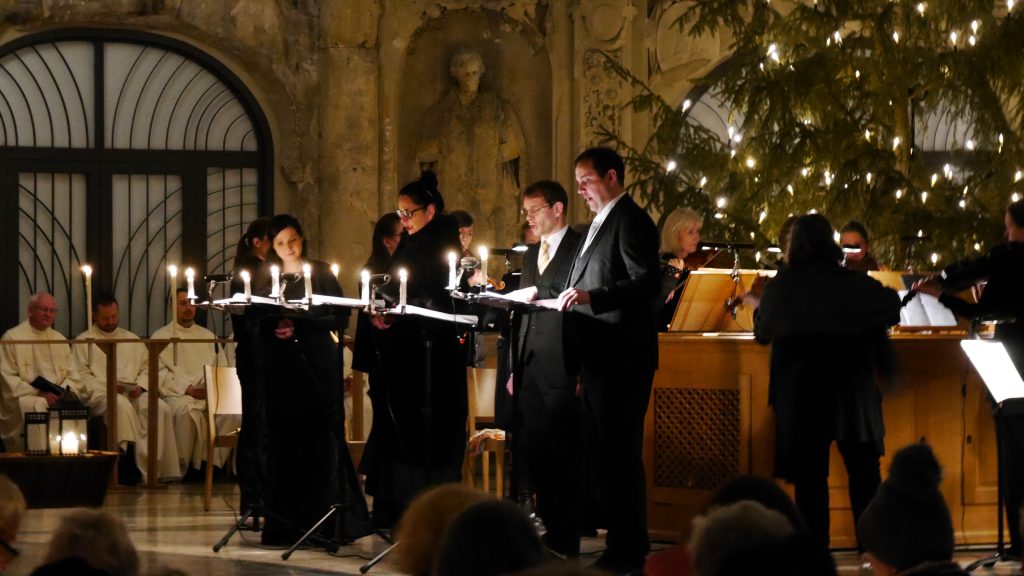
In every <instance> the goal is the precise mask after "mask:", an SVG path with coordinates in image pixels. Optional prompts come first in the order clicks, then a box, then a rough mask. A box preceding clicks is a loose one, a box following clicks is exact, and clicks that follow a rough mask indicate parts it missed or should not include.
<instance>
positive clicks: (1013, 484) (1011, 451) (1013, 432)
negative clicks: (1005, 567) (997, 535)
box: [996, 415, 1024, 556]
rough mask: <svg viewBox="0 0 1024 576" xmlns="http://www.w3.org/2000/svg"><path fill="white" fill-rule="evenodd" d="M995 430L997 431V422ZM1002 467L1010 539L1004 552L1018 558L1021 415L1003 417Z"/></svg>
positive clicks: (1022, 494) (1023, 492) (1023, 472)
mask: <svg viewBox="0 0 1024 576" xmlns="http://www.w3.org/2000/svg"><path fill="white" fill-rule="evenodd" d="M996 424H997V426H996V430H997V431H999V426H998V422H997V423H996ZM1001 434H1002V435H1003V438H1002V440H1003V449H1004V452H1003V453H1002V454H1001V456H1002V459H1003V461H1002V463H1001V464H1002V466H1003V474H1004V485H1003V503H1004V506H1005V508H1006V523H1007V524H1008V526H1009V529H1010V530H1009V531H1010V534H1009V536H1010V539H1009V547H1008V551H1009V552H1010V554H1013V555H1014V556H1020V555H1021V525H1020V520H1021V505H1022V504H1024V415H1012V416H1004V417H1003V427H1002V431H1001Z"/></svg>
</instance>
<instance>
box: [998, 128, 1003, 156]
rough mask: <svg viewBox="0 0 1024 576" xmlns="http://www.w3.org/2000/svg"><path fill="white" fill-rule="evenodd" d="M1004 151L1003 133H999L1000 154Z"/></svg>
mask: <svg viewBox="0 0 1024 576" xmlns="http://www.w3.org/2000/svg"><path fill="white" fill-rule="evenodd" d="M1002 151H1003V133H1002V132H1000V133H999V152H1000V153H1002Z"/></svg>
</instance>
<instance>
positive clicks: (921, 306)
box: [899, 290, 957, 327]
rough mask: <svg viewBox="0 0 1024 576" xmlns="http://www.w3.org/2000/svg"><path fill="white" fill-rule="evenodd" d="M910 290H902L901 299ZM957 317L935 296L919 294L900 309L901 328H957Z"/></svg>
mask: <svg viewBox="0 0 1024 576" xmlns="http://www.w3.org/2000/svg"><path fill="white" fill-rule="evenodd" d="M907 292H909V291H908V290H900V292H899V295H900V298H903V297H904V296H906V295H907ZM956 324H957V322H956V316H955V315H954V314H953V311H952V310H950V309H949V308H946V307H945V306H944V305H943V304H942V302H939V299H938V298H936V297H935V296H931V295H929V294H922V293H920V292H919V293H918V294H917V296H915V297H914V298H913V299H911V300H910V302H908V303H907V305H906V306H904V307H903V308H901V309H900V326H947V327H950V326H956Z"/></svg>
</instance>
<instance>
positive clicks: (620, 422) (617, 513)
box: [581, 365, 654, 567]
mask: <svg viewBox="0 0 1024 576" xmlns="http://www.w3.org/2000/svg"><path fill="white" fill-rule="evenodd" d="M620 368H621V369H620V370H615V371H612V372H615V373H603V374H596V373H588V366H586V365H584V366H583V370H582V374H581V377H582V381H583V400H584V410H585V416H584V417H585V418H586V419H588V420H589V422H588V426H589V427H590V429H591V430H592V431H593V432H595V434H594V436H592V437H588V438H587V442H593V443H594V444H593V448H594V449H593V450H592V451H590V450H589V449H588V452H592V453H593V455H594V457H595V460H596V461H595V463H594V468H595V469H596V472H597V474H598V477H597V478H596V479H595V478H591V480H596V481H597V482H598V483H599V486H598V489H599V492H600V493H601V505H602V508H603V510H604V512H605V520H606V522H607V527H608V535H607V538H606V540H605V543H606V549H605V552H604V555H603V556H602V558H607V559H608V560H609V561H610V562H613V563H616V564H620V565H627V566H637V567H642V566H643V561H644V558H645V557H646V556H647V553H648V552H649V551H650V541H649V539H648V534H647V483H646V480H645V477H644V476H645V475H644V463H643V441H644V416H645V415H646V414H647V404H648V400H649V399H650V395H651V383H652V382H653V380H654V370H653V369H651V368H641V367H632V366H622V367H620Z"/></svg>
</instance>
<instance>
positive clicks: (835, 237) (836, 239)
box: [832, 230, 842, 244]
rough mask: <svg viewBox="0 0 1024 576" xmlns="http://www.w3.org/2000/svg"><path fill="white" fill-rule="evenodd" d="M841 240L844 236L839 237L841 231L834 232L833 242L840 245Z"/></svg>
mask: <svg viewBox="0 0 1024 576" xmlns="http://www.w3.org/2000/svg"><path fill="white" fill-rule="evenodd" d="M840 238H842V236H840V235H839V230H836V231H834V232H832V240H833V241H834V242H835V243H836V244H839V239H840Z"/></svg>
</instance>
